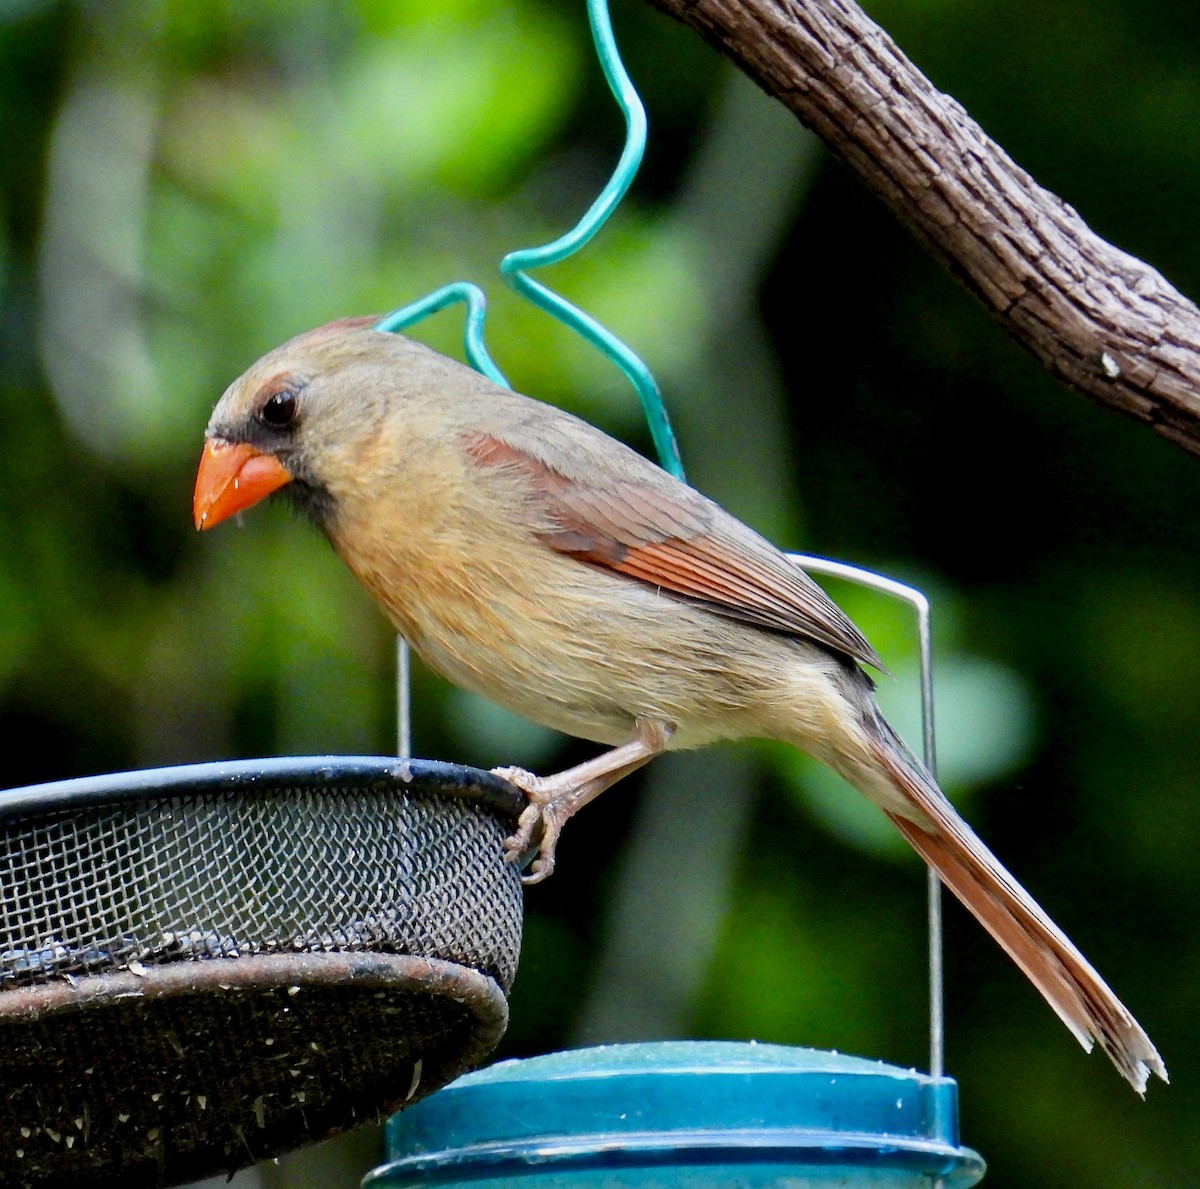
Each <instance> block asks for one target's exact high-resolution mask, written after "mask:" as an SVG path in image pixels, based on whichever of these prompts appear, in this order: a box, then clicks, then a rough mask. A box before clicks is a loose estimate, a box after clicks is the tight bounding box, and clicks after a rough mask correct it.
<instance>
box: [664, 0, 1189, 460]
mask: <svg viewBox="0 0 1200 1189" xmlns="http://www.w3.org/2000/svg"><path fill="white" fill-rule="evenodd" d="M650 2H651V3H652V4H654V5H655V7H657V8H659V9H661V10H662V11H663V12H665V13H667V14H668V15H670V16H672V17H675V18H676V19H677V20H679V21H681V22H683V23H684V24H686V25H688V26H690V27H691V28H693V29H695V30H696V31H697V32H698V33H700V35H701V36H703V37H704V38H705V39H706V40H707V41H709V42H711V43H712V44H713V45H714V46H716V48H717V49H718V50H720V51H721V52H722V53H723V54H725V55H726V56H727V57H729V58H731V59H732V60H733V61H734V62H735V63H737V65H738V66H740V67H741V68H742V69H743V70H744V71H745V72H746V73H747V74H748V75H749V76H750V77H751V78H752V79H754V80H755V81H756V82H757V83H758V84H759V85H760V86H761V87H762V88H763V89H764V90H765V91H767V93H768V94H770V95H773V96H774V97H775V98H776V99H778V100H779V101H780V102H781V103H783V104H785V105H786V106H787V107H788V108H790V109H791V111H792V112H793V113H794V114H795V115H796V116H797V117H798V118H799V119H800V120H801V121H802V122H803V123H804V124H806V125H807V126H808V127H810V128H812V129H813V130H814V131H815V132H816V133H817V134H818V135H819V136H821V138H822V139H823V140H824V141H825V142H826V143H827V144H828V145H829V146H830V147H831V148H832V149H833V150H834V151H835V152H836V153H837V154H838V155H839V156H841V157H842V158H843V159H844V160H845V161H846V162H847V163H848V164H849V165H850V166H851V167H852V168H853V169H854V170H855V171H856V172H857V173H858V174H859V176H860V177H861V178H862V179H863V181H865V182H866V183H867V185H868V186H870V187H871V189H873V190H874V191H875V192H876V193H877V194H879V196H880V197H881V198H882V199H883V200H884V202H886V203H887V205H888V206H889V207H890V208H891V209H892V211H893V212H894V213H895V214H896V215H897V216H898V217H899V218H900V220H901V221H902V222H903V223H905V224H906V225H907V226H908V227H909V228H910V230H912V231H913V232H914V234H915V235H916V236H917V237H918V239H919V240H921V242H922V243H923V244H925V246H926V247H927V248H928V249H929V250H930V251H931V252H933V253H934V255H936V256H937V257H938V258H939V259H940V260H941V261H942V262H943V263H944V264H945V265H946V266H947V267H948V268H949V269H950V271H951V272H952V273H953V274H954V275H955V276H957V277H958V278H959V279H960V280H962V281H963V282H964V283H965V284H966V285H967V287H968V288H969V289H970V290H971V291H972V292H973V293H975V295H976V296H977V297H978V298H979V299H980V300H981V301H982V302H983V303H984V305H985V306H986V307H987V308H988V310H989V311H990V312H991V314H992V315H993V316H994V317H995V318H996V319H997V320H998V321H999V322H1000V324H1001V325H1002V326H1003V327H1005V329H1006V330H1008V332H1009V333H1010V334H1011V335H1012V336H1013V337H1014V338H1016V340H1017V341H1018V342H1019V343H1021V344H1022V345H1023V346H1024V347H1026V348H1027V349H1028V350H1029V351H1031V352H1032V353H1033V355H1035V356H1036V357H1037V358H1038V359H1039V360H1040V361H1041V362H1042V363H1043V364H1044V365H1045V367H1046V368H1047V369H1048V370H1049V371H1050V372H1051V373H1052V374H1054V375H1055V376H1057V377H1058V378H1059V379H1061V380H1063V381H1064V382H1065V383H1067V384H1068V385H1070V386H1071V387H1073V388H1075V389H1077V390H1078V391H1080V392H1082V393H1084V394H1085V395H1086V396H1089V397H1091V398H1092V399H1093V400H1095V401H1097V402H1099V403H1100V404H1103V405H1106V406H1107V407H1109V408H1111V409H1115V410H1117V411H1118V412H1121V413H1124V414H1126V415H1127V416H1130V417H1133V418H1135V419H1137V420H1139V421H1143V422H1146V423H1148V424H1150V425H1151V426H1153V427H1154V429H1155V430H1156V431H1157V432H1158V433H1160V434H1162V435H1163V436H1164V437H1166V438H1169V439H1170V440H1171V441H1173V442H1176V443H1177V444H1179V445H1180V446H1182V447H1184V448H1185V449H1186V450H1189V451H1192V452H1193V453H1197V454H1200V348H1198V347H1197V344H1200V310H1197V308H1196V306H1195V305H1194V304H1193V303H1192V302H1191V301H1189V300H1188V299H1187V298H1186V297H1184V296H1183V295H1182V294H1181V293H1179V292H1178V291H1177V290H1176V289H1174V288H1173V287H1172V286H1171V285H1170V284H1168V283H1167V281H1166V280H1165V279H1164V278H1163V277H1162V276H1161V274H1159V273H1158V272H1156V271H1155V270H1154V269H1152V268H1151V267H1150V266H1149V265H1147V264H1145V263H1144V262H1142V261H1141V260H1138V259H1136V258H1135V257H1133V256H1130V255H1128V254H1127V253H1125V252H1122V251H1121V250H1120V249H1118V248H1115V247H1113V245H1112V244H1110V243H1108V242H1106V241H1105V240H1103V239H1101V238H1100V237H1099V236H1098V235H1096V234H1095V232H1093V231H1092V230H1091V229H1090V228H1089V227H1088V226H1087V224H1086V223H1084V221H1083V220H1082V219H1081V218H1080V217H1079V215H1078V214H1076V213H1075V211H1074V210H1072V208H1071V207H1070V206H1068V205H1067V204H1066V203H1065V202H1063V200H1062V199H1061V198H1058V197H1057V196H1056V195H1054V194H1052V193H1051V192H1050V191H1048V190H1046V189H1044V188H1043V187H1041V186H1039V185H1038V184H1037V182H1035V181H1034V180H1033V178H1031V177H1030V176H1029V174H1027V173H1026V172H1025V171H1024V170H1023V169H1021V168H1020V167H1019V166H1018V165H1017V164H1016V163H1015V162H1014V161H1013V160H1012V158H1010V157H1009V156H1008V155H1007V153H1005V152H1004V150H1003V149H1002V148H1001V147H1000V146H999V145H997V144H996V143H995V142H994V141H992V140H991V139H989V138H988V136H987V135H986V134H985V133H984V132H983V130H982V129H981V128H980V127H979V126H978V125H977V124H976V123H975V122H974V121H973V120H972V119H971V118H970V117H969V116H968V115H967V113H966V112H965V111H964V110H963V108H962V107H961V105H960V104H958V103H957V102H956V101H955V100H954V99H952V98H951V97H950V96H948V95H944V94H942V93H941V92H940V91H938V90H937V89H936V88H935V87H934V86H933V84H932V83H930V81H929V80H928V79H927V78H926V77H925V76H924V75H923V74H921V72H920V71H919V70H917V68H916V67H915V66H914V65H913V64H912V63H911V62H910V61H909V60H908V59H907V58H906V57H905V56H904V55H903V53H901V51H900V50H899V48H898V47H897V46H896V44H895V43H894V42H893V41H892V40H891V38H890V37H888V35H887V34H886V33H885V32H884V31H883V30H882V29H881V28H880V27H879V26H878V25H876V24H875V23H874V22H873V21H872V20H871V19H870V18H869V17H868V16H867V15H866V14H865V13H864V12H863V11H862V10H861V9H860V8H859V7H858V6H857V5H856V4H854V3H853V0H650Z"/></svg>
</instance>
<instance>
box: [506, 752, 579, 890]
mask: <svg viewBox="0 0 1200 1189" xmlns="http://www.w3.org/2000/svg"><path fill="white" fill-rule="evenodd" d="M492 775H493V776H499V777H500V779H501V780H507V781H508V783H509V784H515V785H516V786H517V788H519V789H520V790H521V791H522V792H523V793H524V794H525V796H526V798H527V800H528V804H527V805H526V806H525V809H524V811H523V812H522V813H521V816H520V817H519V818H517V830H516V833H515V834H513V835H512V836H511V837H509V838H506V839H505V840H504V858H505V859H506V860H507V861H508V862H509V863H517V862H520V860H521V856H522V855H524V854H525V853H526V852H527V851H528V850H529V848H530V847H531V846H532V845H533V840H534V837H535V835H538V834H539V833H540V837H539V838H538V844H537V845H538V857H537V858H536V859H534V861H533V863H532V864H530V867H529V871H528V873H527V874H525V875H523V876H522V877H521V881H522V883H527V884H535V883H541V882H542V880H544V879H546V878H547V877H548V876H549V875H550V874H551V873H552V872H553V871H554V851H555V848H556V847H557V846H558V836H559V834H561V833H562V828H563V825H564V824H565V822H566V820H567V818H569V817H570V816H571V814H572V813H573V812H574V806H573V805H572V803H571V796H570V792H571V790H570V789H564V788H563V785H562V782H561V781H558V780H555V778H554V777H541V776H535V775H534V774H533V773H532V772H527V771H526V770H525V769H524V768H493V769H492ZM539 826H540V827H541V830H540V832H539V830H538V827H539Z"/></svg>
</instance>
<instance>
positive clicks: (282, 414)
mask: <svg viewBox="0 0 1200 1189" xmlns="http://www.w3.org/2000/svg"><path fill="white" fill-rule="evenodd" d="M296 403H297V402H296V394H295V393H294V392H293V391H292V390H291V389H290V388H281V389H279V390H278V391H277V392H273V393H271V395H270V396H268V397H267V399H266V400H265V401H264V402H263V404H262V407H261V408H260V409H259V410H258V419H259V420H260V421H261V422H262V423H263V424H264V425H269V426H270V427H271V428H272V429H286V428H287V427H288V426H289V425H291V423H292V422H293V421H295V420H296Z"/></svg>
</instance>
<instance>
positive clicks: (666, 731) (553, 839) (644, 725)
mask: <svg viewBox="0 0 1200 1189" xmlns="http://www.w3.org/2000/svg"><path fill="white" fill-rule="evenodd" d="M670 737H671V728H670V727H669V726H668V725H667V724H666V723H662V722H648V721H645V720H643V719H638V721H637V738H636V739H632V740H630V742H628V743H623V744H621V746H620V747H614V748H613V749H612V750H611V751H606V752H604V754H603V755H598V756H596V757H595V759H591V760H587V761H586V762H584V763H582V764H577V765H576V766H575V767H574V768H567V769H566V770H565V771H563V772H556V773H555V774H554V775H553V776H534V774H533V773H532V772H526V771H525V769H524V768H493V769H492V772H493V774H494V775H496V776H499V777H501V778H502V779H504V780H507V781H508V782H509V783H510V784H515V785H516V786H517V788H519V789H520V790H521V791H522V792H523V793H524V794H525V796H526V797H527V798H528V801H529V803H528V805H526V807H525V811H524V812H523V813H522V814H521V816H520V818H519V819H518V820H517V832H516V833H515V834H514V835H513V836H512V837H511V838H508V839H506V840H505V843H504V857H505V858H506V859H507V860H508V861H509V862H510V863H515V862H516V861H517V860H518V859H519V858H520V857H521V855H522V854H524V853H525V851H526V850H528V849H529V846H530V843H531V842H532V841H533V835H534V831H535V830H536V829H537V826H538V823H539V822H540V823H541V826H542V836H541V839H540V841H539V842H538V857H537V858H536V859H535V860H534V861H533V865H532V866H531V867H530V871H529V874H528V875H526V876H525V877H524V882H525V883H529V884H532V883H540V882H541V881H542V880H543V879H545V878H546V877H547V876H548V875H549V874H550V873H551V872H552V871H553V870H554V849H555V847H556V846H557V845H558V836H559V834H560V833H561V832H562V828H563V825H564V824H565V823H566V821H567V819H568V818H570V817H572V816H573V815H574V814H575V813H576V812H577V811H578V810H580V809H582V808H583V807H584V806H585V805H586V804H587V803H588V802H589V801H592V800H594V799H595V798H596V797H598V796H599V795H600V794H601V793H602V792H604V790H605V789H607V788H611V787H612V786H613V785H614V784H616V783H617V781H618V780H621V779H622V778H623V777H625V776H628V775H629V774H630V773H631V772H636V771H637V769H638V768H640V767H641V766H642V765H643V764H645V763H647V762H648V761H649V760H652V759H653V758H654V757H655V756H656V755H658V754H660V753H661V752H662V751H664V750H665V749H666V746H667V740H668V739H669V738H670Z"/></svg>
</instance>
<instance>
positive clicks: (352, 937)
mask: <svg viewBox="0 0 1200 1189" xmlns="http://www.w3.org/2000/svg"><path fill="white" fill-rule="evenodd" d="M273 763H274V766H275V767H276V768H278V765H279V762H277V761H276V762H273ZM377 764H378V765H379V766H380V767H379V770H378V771H376V770H375V769H372V768H371V767H370V765H369V764H368V763H367V762H360V763H359V764H358V765H346V766H343V768H342V769H341V770H339V771H338V772H337V773H332V772H330V771H329V770H328V769H322V770H321V771H320V772H313V771H305V770H303V769H302V768H301V769H297V770H289V771H287V772H273V773H272V772H265V773H264V772H256V770H255V769H254V767H253V766H252V765H238V766H236V768H237V771H236V773H235V778H233V779H231V777H230V771H231V769H230V766H224V767H223V768H221V769H219V770H217V771H219V776H220V778H219V779H215V778H214V779H213V780H212V781H208V782H206V781H205V779H204V778H203V770H202V769H189V770H187V772H188V779H187V780H175V781H171V780H167V781H165V782H163V787H162V788H161V789H160V790H159V791H158V792H157V793H155V792H154V791H153V790H150V791H149V792H147V791H146V790H145V789H141V790H139V791H138V792H137V795H124V796H120V797H117V798H113V797H109V798H105V799H98V798H97V791H96V789H95V788H92V789H91V790H90V795H89V796H78V795H74V794H75V793H78V792H79V790H81V789H83V790H84V792H87V791H88V790H87V789H86V788H85V786H86V785H87V782H73V786H72V790H71V791H72V794H73V795H71V796H69V797H66V798H65V799H64V798H62V797H57V798H55V797H49V796H47V797H44V798H38V797H36V796H35V797H33V798H32V800H31V798H30V797H29V796H25V797H24V799H23V800H21V799H20V798H17V801H19V802H20V803H19V804H13V803H12V802H13V801H14V798H13V795H12V794H3V793H0V814H3V812H4V811H5V809H6V808H7V809H8V811H9V813H13V812H16V813H17V816H14V817H10V819H9V820H7V821H4V820H0V1051H2V1052H3V1053H4V1054H5V1058H4V1061H3V1062H0V1071H2V1072H0V1167H3V1168H5V1169H6V1170H9V1175H10V1176H11V1178H12V1183H13V1184H22V1183H27V1184H31V1185H51V1184H61V1183H66V1182H67V1181H68V1180H70V1179H74V1178H78V1179H80V1180H81V1181H83V1182H86V1183H95V1184H104V1183H111V1184H114V1185H116V1184H121V1185H138V1184H170V1183H177V1182H179V1181H185V1180H192V1179H196V1178H198V1177H201V1176H204V1175H208V1174H209V1173H212V1172H217V1171H229V1170H233V1169H236V1168H238V1167H240V1166H242V1165H245V1164H248V1163H250V1162H251V1161H252V1160H257V1159H261V1158H263V1157H265V1156H269V1155H273V1154H276V1153H278V1152H280V1151H283V1150H286V1149H288V1148H292V1147H296V1146H298V1145H300V1144H302V1143H304V1142H307V1141H308V1140H311V1139H316V1138H323V1137H324V1136H326V1135H329V1134H332V1133H334V1132H336V1131H338V1130H341V1129H344V1128H346V1127H348V1126H353V1125H354V1123H355V1121H356V1120H359V1119H364V1118H375V1117H376V1115H377V1114H378V1113H379V1112H383V1111H387V1110H390V1109H392V1108H393V1107H395V1106H397V1105H401V1104H402V1103H403V1102H405V1101H406V1100H411V1099H415V1098H417V1097H420V1096H421V1095H423V1094H425V1093H428V1092H429V1091H431V1090H432V1089H436V1088H437V1087H438V1086H439V1085H442V1084H444V1083H445V1082H446V1081H448V1080H449V1079H451V1078H452V1077H455V1076H457V1075H458V1074H459V1073H460V1072H462V1071H463V1070H464V1069H466V1068H469V1067H470V1066H471V1065H472V1064H475V1063H477V1062H478V1061H479V1060H481V1059H482V1057H483V1056H484V1055H485V1054H486V1053H487V1052H488V1051H489V1050H490V1048H491V1047H492V1046H493V1045H494V1044H495V1043H496V1041H497V1040H498V1039H499V1036H500V1035H501V1033H502V1032H503V1028H504V1024H505V1021H506V1007H505V1002H504V992H506V991H507V989H508V987H509V986H510V984H511V982H512V979H513V977H514V975H515V973H516V964H517V958H518V953H519V947H520V934H521V889H520V877H519V872H518V871H517V869H516V868H514V867H513V866H512V865H511V864H508V863H505V862H504V861H503V858H502V844H503V840H504V838H505V837H506V836H507V834H509V833H510V832H511V830H512V827H513V813H515V811H516V810H517V808H519V802H518V801H517V800H516V798H515V797H511V795H510V794H506V792H505V791H504V789H503V787H502V786H499V785H498V783H497V782H495V781H490V780H489V779H488V778H486V777H484V776H483V774H479V773H474V774H473V773H471V772H470V771H469V770H464V769H460V768H455V767H452V766H448V765H425V766H421V765H405V766H404V768H403V771H402V773H401V771H400V769H398V768H397V766H396V765H395V764H394V763H393V764H392V765H391V766H390V767H387V766H386V765H387V762H385V761H378V762H377ZM214 769H215V766H214ZM166 771H167V773H171V772H172V771H178V770H166ZM197 774H199V775H197ZM136 775H138V776H139V777H142V778H143V780H142V783H143V784H144V783H145V780H144V777H145V776H146V775H147V774H136ZM105 779H106V780H107V782H108V783H107V785H106V786H105V787H106V788H107V787H109V786H111V785H112V783H113V779H114V778H105ZM41 787H42V788H43V789H46V790H54V789H56V788H60V787H65V786H41ZM33 792H35V793H36V792H37V790H33ZM101 792H103V790H101ZM506 795H507V796H509V797H510V799H508V800H506ZM6 798H8V800H9V802H10V804H8V805H7V806H6V804H5V799H6ZM39 801H43V802H45V803H46V804H47V805H49V806H58V807H50V808H48V809H47V810H46V811H45V812H40V813H39V812H36V811H35V810H36V805H37V803H39ZM6 1180H7V1178H6Z"/></svg>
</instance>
